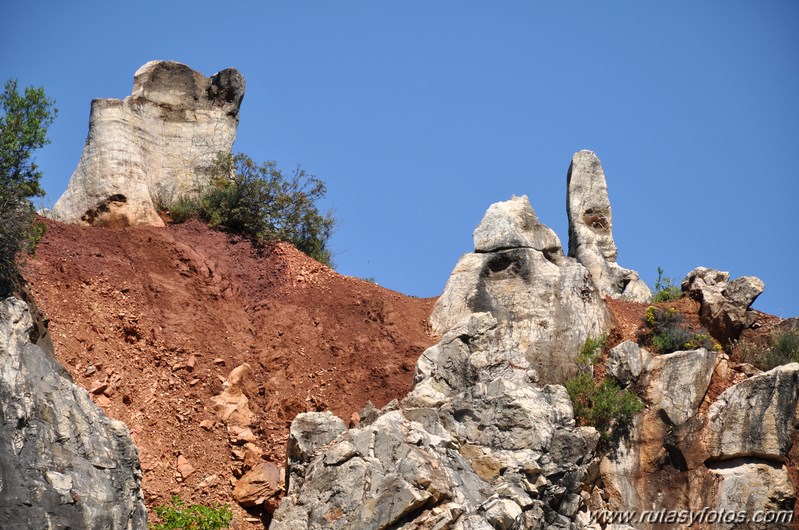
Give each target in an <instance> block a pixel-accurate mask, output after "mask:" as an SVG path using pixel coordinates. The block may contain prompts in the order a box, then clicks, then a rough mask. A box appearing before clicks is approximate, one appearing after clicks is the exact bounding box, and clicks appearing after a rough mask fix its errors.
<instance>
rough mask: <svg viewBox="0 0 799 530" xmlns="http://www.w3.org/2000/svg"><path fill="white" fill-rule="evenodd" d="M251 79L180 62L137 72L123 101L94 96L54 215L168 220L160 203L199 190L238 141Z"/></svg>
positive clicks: (101, 221)
mask: <svg viewBox="0 0 799 530" xmlns="http://www.w3.org/2000/svg"><path fill="white" fill-rule="evenodd" d="M243 97H244V77H243V76H242V75H241V74H240V73H239V72H238V71H237V70H235V69H233V68H228V69H226V70H222V71H221V72H219V73H217V74H214V75H213V76H211V77H210V78H208V77H205V76H204V75H202V74H201V73H199V72H195V71H194V70H192V69H191V68H189V67H188V66H186V65H184V64H180V63H176V62H174V61H151V62H149V63H147V64H145V65H144V66H142V67H141V68H139V70H138V71H137V72H136V73H135V74H134V78H133V92H132V93H131V95H130V96H128V97H126V98H125V99H123V100H119V99H95V100H94V101H92V109H91V116H90V118H89V136H88V138H87V140H86V145H85V146H84V148H83V154H82V156H81V159H80V162H79V164H78V167H77V169H76V170H75V173H74V174H73V175H72V178H71V179H70V181H69V185H68V186H67V190H66V191H65V192H64V195H62V196H61V198H60V199H59V200H58V202H56V204H55V206H54V207H53V210H52V212H51V216H52V217H53V218H55V219H57V220H59V221H63V222H67V223H78V224H87V225H96V226H112V227H122V226H129V225H150V226H163V221H162V220H161V218H160V217H159V216H158V213H157V211H156V206H157V204H158V203H159V202H160V203H163V204H168V203H170V202H172V201H174V200H176V199H177V198H179V197H180V196H184V195H190V194H193V193H196V192H197V191H198V189H199V188H201V187H202V186H203V184H204V183H205V182H206V181H207V180H208V178H209V174H208V168H209V167H210V166H211V165H212V164H213V162H214V161H215V159H216V157H217V155H218V154H219V153H230V150H231V147H232V145H233V142H234V140H235V139H236V127H237V126H238V122H239V107H240V106H241V100H242V98H243Z"/></svg>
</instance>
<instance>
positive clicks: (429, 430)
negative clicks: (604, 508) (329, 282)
mask: <svg viewBox="0 0 799 530" xmlns="http://www.w3.org/2000/svg"><path fill="white" fill-rule="evenodd" d="M501 333H502V331H501V329H500V327H499V326H498V323H497V321H496V319H495V318H494V317H493V316H491V315H490V314H488V313H477V314H473V315H470V316H468V317H467V318H465V319H464V320H463V321H461V322H460V323H459V324H457V325H455V326H454V327H453V329H452V330H451V331H450V332H448V333H447V334H446V335H445V336H444V337H443V338H442V340H441V342H439V344H437V345H436V346H434V347H432V348H430V349H428V350H427V351H426V352H425V353H424V354H423V355H422V357H421V358H420V359H419V363H418V364H417V370H416V374H415V386H414V389H413V390H412V391H411V393H410V394H409V395H408V396H407V397H406V398H405V399H404V400H403V402H402V404H401V406H398V405H396V404H393V405H390V406H387V407H386V408H385V409H384V410H383V411H382V412H381V414H380V415H378V416H377V418H376V419H375V420H374V421H373V423H371V424H368V425H361V426H359V427H358V428H354V429H350V430H345V428H344V424H343V422H341V420H337V419H335V418H334V417H332V416H330V415H329V414H323V413H306V414H301V415H299V416H298V417H297V418H296V419H295V420H294V422H293V423H292V429H291V441H290V451H289V470H290V479H289V489H288V495H287V496H286V497H285V498H284V499H283V501H282V503H281V505H280V508H279V509H278V510H277V511H276V512H275V514H274V519H273V522H272V525H271V526H270V528H272V529H293V528H359V529H360V528H363V529H365V528H399V527H400V526H402V528H452V529H464V530H465V529H491V528H507V529H510V528H531V529H535V528H577V527H578V526H576V525H577V523H575V522H574V521H575V520H577V519H580V518H581V517H582V518H587V517H588V515H587V514H586V513H585V510H584V500H583V497H582V496H581V489H582V488H581V483H582V481H583V479H584V478H585V477H586V476H587V474H588V473H589V468H590V465H591V463H592V462H593V451H594V448H595V446H596V443H597V440H598V438H599V435H598V433H597V432H596V431H595V430H594V429H593V428H590V427H576V426H575V423H574V418H573V414H572V408H571V402H570V400H569V397H568V395H567V394H566V391H565V389H564V388H563V387H561V386H555V385H549V386H544V387H541V386H539V385H537V384H536V383H535V381H536V380H537V375H536V374H535V371H534V370H532V369H531V368H530V364H529V363H528V362H527V360H526V359H525V357H524V355H523V354H522V353H521V352H519V351H513V350H506V349H504V348H503V347H501V346H500V345H499V342H498V340H497V339H498V338H499V336H500V335H501ZM363 416H364V417H368V416H369V414H364V415H363Z"/></svg>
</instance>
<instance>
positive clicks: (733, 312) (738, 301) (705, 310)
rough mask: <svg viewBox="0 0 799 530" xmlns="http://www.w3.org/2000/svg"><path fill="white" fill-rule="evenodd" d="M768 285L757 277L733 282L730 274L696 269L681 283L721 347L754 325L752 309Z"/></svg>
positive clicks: (704, 323) (744, 277)
mask: <svg viewBox="0 0 799 530" xmlns="http://www.w3.org/2000/svg"><path fill="white" fill-rule="evenodd" d="M764 288H765V284H764V283H763V281H762V280H761V279H760V278H757V277H756V276H741V277H740V278H736V279H735V280H733V281H730V273H729V272H722V271H717V270H715V269H708V268H706V267H697V268H695V269H694V270H692V271H691V272H689V273H688V275H687V276H686V277H685V279H684V280H683V281H682V290H683V292H685V293H686V294H687V295H688V296H690V297H691V298H693V299H694V300H696V301H697V302H699V317H700V318H701V319H702V324H703V325H704V326H706V327H707V329H708V330H709V331H710V333H711V334H712V335H713V336H714V337H715V338H716V339H717V340H719V341H720V342H721V343H722V344H725V345H726V344H728V343H729V342H730V341H733V340H736V339H737V338H738V337H740V335H741V332H742V331H743V330H744V329H746V328H747V327H749V326H751V325H752V324H754V322H755V313H754V312H753V311H750V309H749V308H750V307H751V306H752V304H753V303H754V301H755V300H756V299H757V297H758V296H760V293H762V292H763V289H764Z"/></svg>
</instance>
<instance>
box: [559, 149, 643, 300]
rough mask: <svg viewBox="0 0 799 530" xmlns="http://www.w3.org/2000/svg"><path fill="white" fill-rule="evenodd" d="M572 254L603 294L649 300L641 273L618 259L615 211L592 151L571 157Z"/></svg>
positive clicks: (568, 202)
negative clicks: (630, 268) (621, 264)
mask: <svg viewBox="0 0 799 530" xmlns="http://www.w3.org/2000/svg"><path fill="white" fill-rule="evenodd" d="M567 180H568V184H567V188H568V191H567V196H566V204H567V211H568V216H569V256H571V257H573V258H576V259H577V261H579V262H580V263H582V264H583V265H584V266H585V267H586V268H587V269H588V270H589V271H590V272H591V276H592V278H593V279H594V283H595V284H596V285H597V287H598V288H599V291H600V292H601V293H602V295H603V296H611V297H613V298H620V297H624V298H625V299H627V300H632V301H634V302H647V301H649V299H650V298H651V297H652V292H651V291H650V289H649V287H647V285H646V283H644V282H643V281H642V280H641V279H640V278H639V277H638V273H637V272H635V271H633V270H629V269H624V268H622V267H620V266H619V265H618V264H617V263H616V258H617V256H618V249H617V248H616V243H615V242H614V241H613V213H612V212H611V208H610V199H609V198H608V186H607V182H606V181H605V173H604V171H602V163H601V162H600V161H599V158H598V157H597V156H596V154H594V152H593V151H585V150H584V151H579V152H577V153H575V154H574V157H572V162H571V165H570V166H569V172H568V176H567Z"/></svg>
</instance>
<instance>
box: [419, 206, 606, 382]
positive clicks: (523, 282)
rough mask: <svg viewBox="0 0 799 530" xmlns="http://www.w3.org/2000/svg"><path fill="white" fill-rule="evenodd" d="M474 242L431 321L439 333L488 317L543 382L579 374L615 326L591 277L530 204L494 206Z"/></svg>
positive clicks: (500, 343)
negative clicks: (590, 342) (583, 357)
mask: <svg viewBox="0 0 799 530" xmlns="http://www.w3.org/2000/svg"><path fill="white" fill-rule="evenodd" d="M495 227H496V228H495ZM474 236H475V249H476V250H478V251H476V252H473V253H469V254H466V255H464V256H463V257H462V258H461V259H460V261H459V262H458V264H457V265H456V266H455V269H454V270H453V271H452V274H451V275H450V278H449V280H448V281H447V285H446V287H445V288H444V292H443V294H442V295H441V297H440V298H439V299H438V301H437V302H436V305H435V307H434V308H433V312H432V314H431V316H430V324H431V326H432V329H433V331H434V332H435V333H437V334H438V335H441V336H443V335H445V334H446V333H447V332H448V331H450V330H451V329H453V327H454V326H455V325H456V324H457V323H458V322H461V321H466V320H468V316H469V315H472V314H476V313H483V312H486V313H489V314H491V315H492V316H493V317H494V318H495V319H496V320H497V322H498V327H497V330H496V332H495V337H494V340H495V342H496V344H497V347H501V348H504V349H506V350H509V351H517V350H518V351H522V352H524V354H525V357H526V359H527V360H528V361H529V362H530V363H531V365H532V367H533V369H535V370H536V371H537V372H538V374H539V375H540V378H541V381H542V382H545V383H558V382H563V381H564V380H565V379H567V378H568V377H571V376H572V375H574V374H575V373H576V371H577V363H576V356H577V353H578V352H579V351H580V348H581V346H582V345H583V343H584V342H585V339H586V338H588V337H598V336H601V335H604V334H606V333H607V332H608V331H609V330H610V328H611V326H612V321H611V317H610V313H609V311H608V309H607V306H606V305H605V303H604V302H603V300H602V299H601V296H600V293H599V291H598V290H597V289H596V287H595V285H594V282H593V281H592V279H591V275H590V274H589V272H588V270H586V268H585V267H583V266H582V265H581V264H580V263H578V262H577V261H575V260H573V259H570V258H566V257H565V256H564V255H563V251H562V249H561V248H560V244H559V241H558V239H557V236H556V235H555V234H554V233H553V232H552V231H551V230H550V229H549V228H547V227H546V226H544V225H542V224H540V223H539V222H538V220H537V216H536V215H535V212H534V211H533V209H532V206H530V203H529V201H528V200H527V198H526V197H516V198H512V199H511V200H510V201H507V202H504V203H498V204H495V205H492V206H491V207H490V208H489V210H488V212H487V213H486V216H485V218H484V219H483V221H482V222H481V223H480V226H478V228H477V230H475V232H474Z"/></svg>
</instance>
